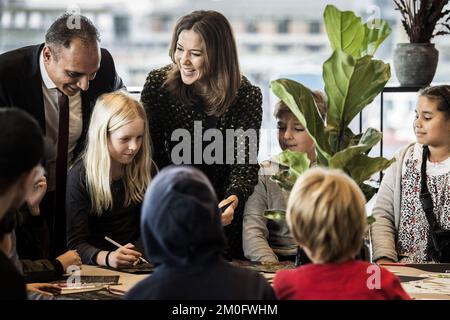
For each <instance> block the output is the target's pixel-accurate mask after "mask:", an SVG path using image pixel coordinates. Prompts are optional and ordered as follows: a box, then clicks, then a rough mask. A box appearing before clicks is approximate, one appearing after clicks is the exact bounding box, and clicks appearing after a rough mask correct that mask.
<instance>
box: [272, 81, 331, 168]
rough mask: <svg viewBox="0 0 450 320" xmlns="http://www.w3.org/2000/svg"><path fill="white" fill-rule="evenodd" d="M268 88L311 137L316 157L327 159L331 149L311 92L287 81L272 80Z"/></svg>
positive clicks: (298, 84) (294, 82)
mask: <svg viewBox="0 0 450 320" xmlns="http://www.w3.org/2000/svg"><path fill="white" fill-rule="evenodd" d="M270 86H271V88H272V91H273V93H275V95H276V96H277V97H278V98H280V99H281V100H283V102H284V103H285V104H286V105H287V106H288V107H289V109H290V110H291V111H292V113H293V114H294V115H295V116H296V117H297V118H298V120H299V121H300V123H301V124H302V125H303V126H304V127H305V128H306V130H307V131H308V133H309V134H310V135H311V138H312V139H313V140H314V143H315V145H316V148H317V151H318V154H319V155H318V157H319V158H320V157H321V159H323V160H325V159H326V160H327V159H329V158H330V152H331V148H330V146H329V144H328V139H327V137H326V134H325V125H324V121H323V119H322V117H321V115H320V113H319V111H318V109H317V106H316V103H315V102H314V98H313V96H312V94H311V90H310V89H308V88H307V87H305V86H303V85H302V84H300V83H298V82H296V81H293V80H289V79H278V80H274V81H272V82H271V83H270Z"/></svg>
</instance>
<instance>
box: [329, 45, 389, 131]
mask: <svg viewBox="0 0 450 320" xmlns="http://www.w3.org/2000/svg"><path fill="white" fill-rule="evenodd" d="M390 77H391V73H390V68H389V64H385V63H383V62H382V61H379V60H372V58H371V56H365V57H362V58H360V59H354V58H353V57H352V56H351V55H349V54H347V53H345V52H344V51H342V50H340V49H337V50H335V51H334V52H333V54H332V56H331V57H330V58H329V59H328V60H327V61H326V62H325V63H324V65H323V78H324V81H325V91H326V92H327V96H328V101H329V106H328V115H327V122H328V124H329V125H330V126H332V127H334V128H336V129H337V130H338V132H340V135H341V134H342V135H343V133H344V130H345V128H346V127H347V126H348V125H349V124H350V122H351V121H352V120H353V118H354V117H355V116H356V115H357V114H358V113H359V112H361V111H362V110H363V109H364V108H365V107H366V106H367V105H368V104H370V103H371V102H372V101H373V99H374V98H375V97H376V96H377V95H378V94H379V93H380V92H381V90H382V89H383V87H384V86H385V84H386V83H387V82H388V80H389V78H390Z"/></svg>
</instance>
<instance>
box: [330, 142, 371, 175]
mask: <svg viewBox="0 0 450 320" xmlns="http://www.w3.org/2000/svg"><path fill="white" fill-rule="evenodd" d="M368 149H370V146H368V145H365V144H364V145H357V146H352V147H348V148H347V149H344V150H342V151H339V152H337V153H336V154H335V155H334V156H333V157H331V159H330V168H333V169H344V168H345V167H346V166H347V165H348V164H349V163H352V160H353V158H355V157H356V156H358V155H359V154H361V153H364V152H366V151H367V150H368ZM352 164H353V163H352Z"/></svg>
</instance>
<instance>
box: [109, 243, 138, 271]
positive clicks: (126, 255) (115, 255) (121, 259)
mask: <svg viewBox="0 0 450 320" xmlns="http://www.w3.org/2000/svg"><path fill="white" fill-rule="evenodd" d="M133 248H134V245H132V244H131V243H127V244H126V245H124V246H123V247H121V248H118V249H117V250H116V251H113V252H111V254H110V255H109V257H108V259H109V265H110V266H111V267H113V268H120V267H128V266H131V265H133V264H134V263H136V262H137V261H138V259H139V258H140V257H141V256H142V254H141V253H140V252H138V251H136V250H133Z"/></svg>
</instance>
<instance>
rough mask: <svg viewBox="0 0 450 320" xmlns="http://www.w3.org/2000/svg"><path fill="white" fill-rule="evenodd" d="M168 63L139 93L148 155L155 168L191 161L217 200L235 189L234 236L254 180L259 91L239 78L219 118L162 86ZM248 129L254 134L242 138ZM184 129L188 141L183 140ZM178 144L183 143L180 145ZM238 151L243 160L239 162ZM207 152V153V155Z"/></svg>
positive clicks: (238, 234) (201, 105)
mask: <svg viewBox="0 0 450 320" xmlns="http://www.w3.org/2000/svg"><path fill="white" fill-rule="evenodd" d="M170 68H171V65H168V66H165V67H163V68H161V69H156V70H153V71H151V72H150V73H149V75H148V77H147V80H146V83H145V85H144V88H143V91H142V94H141V100H142V103H143V105H144V107H145V109H146V111H147V115H148V118H149V127H150V136H151V139H152V142H153V159H154V161H155V162H156V164H157V165H158V167H159V168H160V169H161V168H163V167H165V166H167V165H169V164H193V165H194V166H196V167H197V168H199V169H200V170H202V171H203V172H204V173H205V174H206V175H207V176H208V178H209V179H210V181H211V183H212V184H213V186H214V188H215V190H216V193H217V197H218V198H219V201H221V200H223V199H225V198H227V197H228V196H230V195H232V194H235V195H236V196H237V197H238V198H239V207H238V209H237V210H236V211H235V217H234V219H233V223H232V229H235V230H237V232H233V233H234V237H236V238H237V240H238V241H239V239H238V238H242V231H241V230H242V212H243V210H242V208H243V206H244V205H245V202H246V201H247V198H248V197H249V196H250V194H251V193H252V192H253V188H254V186H255V185H256V184H257V182H258V169H259V165H258V162H257V152H258V145H259V129H260V127H261V120H262V107H261V105H262V94H261V90H260V89H259V88H258V87H256V86H253V85H252V84H251V83H250V82H249V81H248V80H247V78H245V77H243V78H242V81H241V87H240V88H239V90H238V94H237V97H236V99H235V101H234V102H233V104H232V105H231V106H230V107H229V108H228V110H227V111H226V112H225V113H224V114H223V115H222V116H220V117H218V118H216V117H209V116H208V115H207V114H206V112H205V109H206V108H205V105H204V104H203V103H202V101H201V99H200V98H199V99H197V100H196V102H195V103H194V104H193V105H189V106H187V105H183V104H182V103H181V102H179V101H177V100H176V99H175V98H174V97H173V96H172V95H171V94H170V93H169V92H168V91H167V90H166V89H165V88H164V87H163V83H164V81H165V80H166V74H167V72H168V71H169V70H170ZM180 129H181V130H180ZM207 129H212V131H210V133H212V136H213V137H214V138H212V137H211V136H210V137H209V139H208V138H207V137H206V135H205V131H206V130H207ZM229 129H232V130H234V131H231V130H229ZM239 129H241V130H239ZM249 129H250V130H249ZM247 130H249V131H248V132H249V133H250V134H253V136H252V137H253V138H254V139H247V138H245V132H246V131H247ZM227 131H231V132H233V133H234V136H235V140H234V142H230V141H229V140H228V139H227ZM186 134H187V138H188V140H189V141H188V142H187V143H186V144H185V142H186V141H184V137H185V136H186ZM199 134H200V136H199ZM217 136H219V137H217ZM221 139H223V141H222V142H223V143H222V145H220V142H221V141H220V140H221ZM212 141H214V142H219V144H218V147H216V148H215V147H214V146H215V144H213V143H212ZM183 145H184V146H185V147H186V148H184V149H183V148H182V146H183ZM230 146H231V147H230ZM181 149H183V151H182V152H181V151H180V150H181ZM189 149H190V150H189ZM213 149H214V150H213ZM243 150H245V151H244V157H245V159H244V160H245V162H244V163H242V162H241V161H242V159H241V158H242V154H243V153H242V152H243ZM250 150H251V154H252V155H254V159H253V157H252V159H253V160H252V161H249V154H250ZM185 151H187V153H188V154H187V155H186V154H185ZM189 153H190V154H189ZM230 153H232V154H231V155H230ZM205 155H206V156H205ZM208 155H211V156H210V157H209V159H208ZM211 158H212V160H214V162H212V161H211ZM180 159H181V160H182V161H181V162H180ZM230 160H231V161H230ZM236 224H238V225H237V226H236ZM233 226H234V227H233ZM227 229H229V228H226V230H227ZM229 240H230V239H229ZM238 246H240V244H238Z"/></svg>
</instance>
